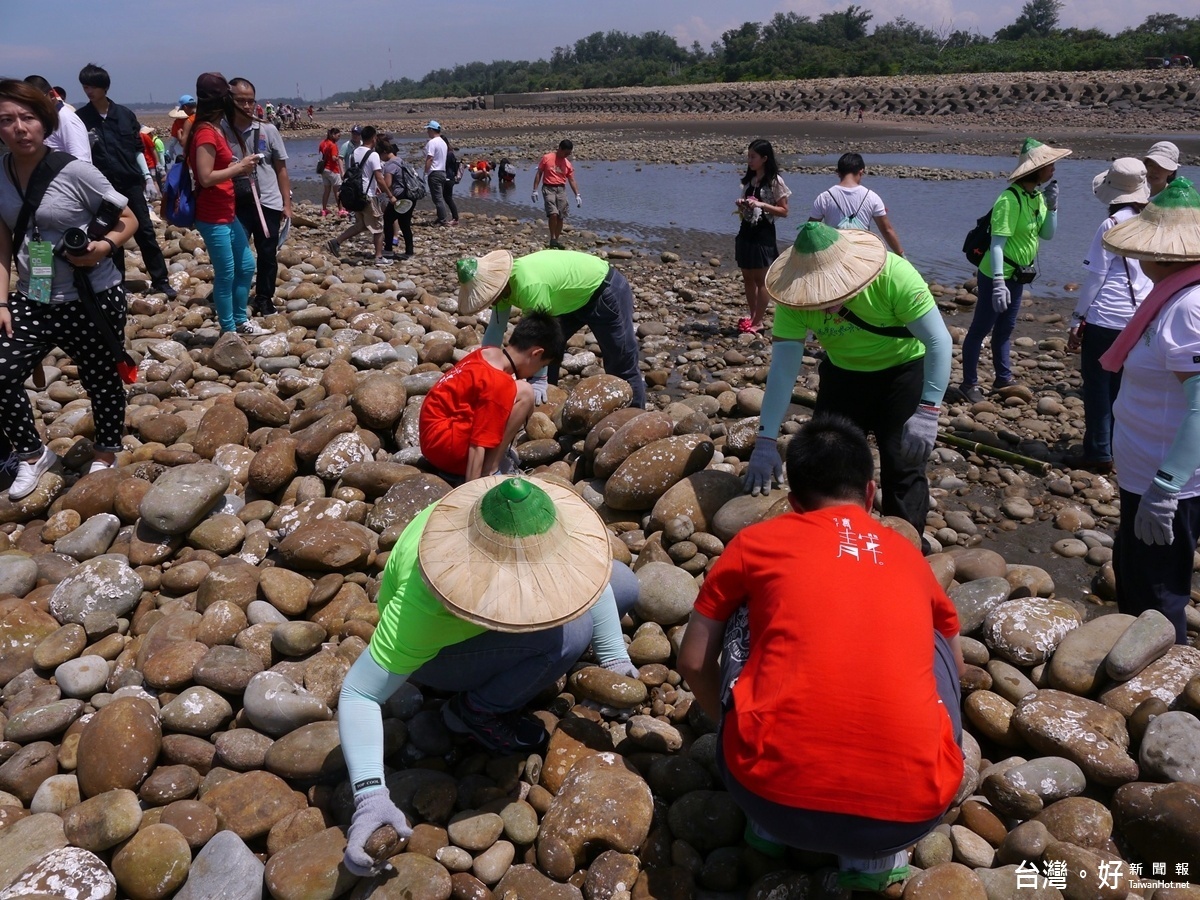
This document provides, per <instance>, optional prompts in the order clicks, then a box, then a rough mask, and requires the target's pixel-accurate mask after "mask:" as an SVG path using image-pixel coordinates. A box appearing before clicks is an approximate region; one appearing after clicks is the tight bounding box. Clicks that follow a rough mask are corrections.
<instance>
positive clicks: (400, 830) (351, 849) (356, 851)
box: [342, 787, 412, 876]
mask: <svg viewBox="0 0 1200 900" xmlns="http://www.w3.org/2000/svg"><path fill="white" fill-rule="evenodd" d="M384 825H391V826H392V827H393V828H395V829H396V834H398V835H400V837H401V838H402V839H403V838H406V837H408V836H409V835H411V834H412V826H411V825H409V824H408V819H406V818H405V817H404V813H402V812H401V811H400V809H399V807H397V806H396V804H395V803H393V802H392V797H391V795H390V794H389V793H388V789H387V788H384V787H381V788H377V789H376V790H373V791H367V792H366V793H365V794H359V795H358V796H357V797H355V798H354V816H353V817H352V818H351V819H350V830H349V831H348V832H347V834H346V852H345V855H344V856H343V858H342V863H343V864H344V865H345V866H346V869H347V870H348V871H349V872H351V874H354V875H359V876H366V875H375V874H377V873H378V872H381V871H384V870H385V869H386V868H387V867H388V866H387V863H386V861H384V862H380V861H377V860H375V859H372V858H371V856H370V855H369V854H368V853H367V851H366V843H367V839H368V838H369V837H370V836H371V835H372V834H373V833H374V831H375V829H376V828H380V827H382V826H384Z"/></svg>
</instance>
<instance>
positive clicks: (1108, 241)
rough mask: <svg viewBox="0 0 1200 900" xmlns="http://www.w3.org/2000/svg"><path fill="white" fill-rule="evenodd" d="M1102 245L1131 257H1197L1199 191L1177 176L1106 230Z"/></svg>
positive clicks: (1164, 259) (1181, 259) (1177, 259)
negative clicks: (1132, 213) (1134, 213)
mask: <svg viewBox="0 0 1200 900" xmlns="http://www.w3.org/2000/svg"><path fill="white" fill-rule="evenodd" d="M1104 246H1105V247H1107V248H1108V249H1109V250H1111V251H1112V252H1113V253H1116V254H1118V255H1119V256H1127V257H1129V258H1130V259H1149V260H1153V261H1155V262H1193V261H1200V194H1197V193H1196V189H1195V188H1194V187H1192V183H1191V182H1190V181H1188V180H1187V179H1186V178H1176V179H1175V180H1174V181H1172V182H1171V183H1170V184H1168V185H1167V186H1166V187H1165V188H1163V190H1162V191H1160V192H1159V193H1158V195H1157V196H1155V197H1154V199H1152V200H1151V201H1150V203H1149V204H1148V205H1147V206H1146V208H1145V209H1143V210H1142V211H1141V213H1140V214H1138V215H1137V216H1134V218H1132V219H1128V220H1126V221H1124V222H1122V223H1121V224H1120V225H1115V226H1113V227H1112V228H1110V229H1109V230H1108V231H1106V232H1105V233H1104Z"/></svg>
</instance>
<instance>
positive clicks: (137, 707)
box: [75, 697, 162, 799]
mask: <svg viewBox="0 0 1200 900" xmlns="http://www.w3.org/2000/svg"><path fill="white" fill-rule="evenodd" d="M161 748H162V730H161V728H160V726H159V721H158V713H157V712H156V710H155V709H154V707H152V706H151V705H150V704H149V703H147V702H146V701H145V700H139V699H137V698H134V697H122V698H119V699H117V700H113V701H112V702H111V703H109V704H108V705H107V706H105V707H104V708H103V709H101V710H100V711H99V712H97V713H96V714H95V715H94V716H92V718H91V719H90V720H89V721H88V723H87V724H86V725H85V726H84V727H83V731H82V733H81V735H80V738H79V749H78V759H79V762H78V768H77V769H76V770H75V774H76V775H77V776H78V777H79V790H80V792H81V793H82V794H83V796H85V797H93V796H95V795H97V794H103V793H104V792H106V791H111V790H114V789H115V788H128V789H131V790H136V789H137V788H138V786H139V785H141V783H142V781H143V779H145V777H146V776H147V775H148V774H149V773H150V770H151V769H153V768H154V764H155V761H156V760H157V759H158V754H159V750H160V749H161ZM134 796H135V799H136V795H134Z"/></svg>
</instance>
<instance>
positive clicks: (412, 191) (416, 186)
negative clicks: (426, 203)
mask: <svg viewBox="0 0 1200 900" xmlns="http://www.w3.org/2000/svg"><path fill="white" fill-rule="evenodd" d="M398 162H399V163H400V176H399V180H400V184H399V186H397V185H395V184H393V185H392V193H393V194H395V195H396V196H397V197H398V198H399V199H401V200H411V201H412V202H413V203H416V202H417V201H418V200H424V199H425V194H426V191H425V181H424V180H423V179H422V178H421V176H420V175H418V174H417V170H416V169H414V168H413V167H412V166H411V165H409V164H408V163H406V162H404V160H398Z"/></svg>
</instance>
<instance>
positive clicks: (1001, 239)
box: [980, 232, 1008, 300]
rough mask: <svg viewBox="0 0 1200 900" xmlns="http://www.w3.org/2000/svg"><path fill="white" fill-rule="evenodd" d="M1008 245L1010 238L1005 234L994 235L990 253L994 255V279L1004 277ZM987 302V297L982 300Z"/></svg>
mask: <svg viewBox="0 0 1200 900" xmlns="http://www.w3.org/2000/svg"><path fill="white" fill-rule="evenodd" d="M1007 243H1008V236H1007V235H1003V234H996V233H995V232H993V233H992V246H991V249H990V251H989V252H990V253H991V254H992V278H993V279H994V278H995V277H996V275H999V276H1000V277H1001V278H1003V277H1004V245H1005V244H1007ZM980 299H982V300H987V299H988V298H987V297H982V298H980Z"/></svg>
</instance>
